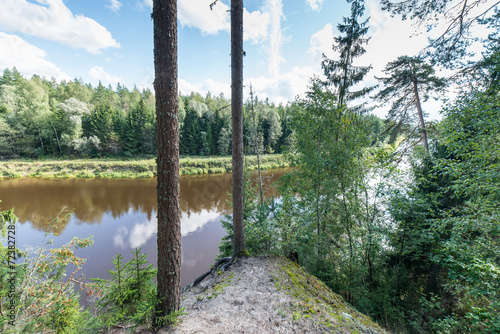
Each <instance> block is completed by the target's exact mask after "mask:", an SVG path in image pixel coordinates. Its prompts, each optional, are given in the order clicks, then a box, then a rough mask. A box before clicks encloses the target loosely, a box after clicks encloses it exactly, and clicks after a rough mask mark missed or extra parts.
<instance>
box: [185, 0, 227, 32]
mask: <svg viewBox="0 0 500 334" xmlns="http://www.w3.org/2000/svg"><path fill="white" fill-rule="evenodd" d="M209 5H210V1H207V0H179V1H178V2H177V6H178V8H177V10H178V14H177V15H178V19H179V22H180V24H181V25H183V26H187V27H194V28H197V29H200V30H201V32H202V33H204V34H216V33H218V32H219V31H229V29H230V22H229V6H228V5H226V4H225V3H223V2H221V1H219V2H217V4H216V5H215V6H213V7H212V10H211V9H210V6H209Z"/></svg>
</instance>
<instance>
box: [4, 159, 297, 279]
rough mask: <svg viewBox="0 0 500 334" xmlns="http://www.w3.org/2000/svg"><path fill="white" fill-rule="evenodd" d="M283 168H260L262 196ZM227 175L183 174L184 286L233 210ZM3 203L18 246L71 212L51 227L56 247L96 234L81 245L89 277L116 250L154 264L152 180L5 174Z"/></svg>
mask: <svg viewBox="0 0 500 334" xmlns="http://www.w3.org/2000/svg"><path fill="white" fill-rule="evenodd" d="M287 170H288V169H286V168H280V169H274V170H269V171H265V172H264V176H265V181H266V182H265V183H266V185H267V187H266V188H267V189H266V197H277V196H278V193H277V191H276V189H275V188H273V187H272V186H271V184H272V183H273V182H274V181H276V180H277V179H278V178H279V177H280V176H281V175H283V174H284V173H285V172H286V171H287ZM231 182H232V181H231V174H230V173H226V174H216V175H210V174H209V175H196V176H181V178H180V183H181V196H180V207H181V233H182V238H181V242H182V285H185V284H188V283H189V282H191V281H193V280H194V279H195V278H196V277H197V276H199V275H200V274H201V273H203V272H204V271H206V270H208V268H209V266H210V265H211V264H212V263H213V262H214V259H215V257H216V256H217V253H218V246H219V243H220V241H221V239H222V237H223V236H224V235H225V231H224V229H223V228H222V226H221V223H220V218H222V217H223V215H224V214H227V213H230V212H229V211H230V207H229V206H228V205H227V204H226V200H227V198H228V196H227V193H228V192H230V191H231ZM0 200H2V202H1V203H0V208H1V209H3V210H5V209H10V208H14V212H15V214H16V215H17V216H18V218H19V220H20V224H19V225H18V226H17V230H16V243H17V245H18V247H20V248H21V249H23V248H24V246H25V245H26V246H39V245H40V244H41V242H42V240H43V238H44V235H45V229H46V224H47V222H49V221H50V220H52V219H53V218H54V217H56V216H57V215H58V213H59V212H61V210H63V212H69V211H72V212H74V215H73V216H72V217H71V219H70V220H69V222H68V223H66V224H65V225H61V226H59V227H57V228H56V229H54V230H51V232H54V233H56V234H57V235H56V236H54V235H50V239H53V240H54V247H57V246H61V245H63V244H65V243H67V242H69V241H70V240H71V239H72V238H73V237H74V236H77V237H88V236H89V235H93V238H94V245H93V246H92V247H90V248H88V249H83V250H79V251H78V252H77V255H79V256H82V257H85V258H86V259H87V262H86V264H85V265H84V266H83V273H84V274H85V276H86V277H87V278H90V277H100V278H109V275H108V273H107V271H108V270H109V269H112V259H113V257H116V255H117V253H121V254H122V255H124V257H125V260H127V261H128V260H129V259H130V258H131V251H132V250H133V249H135V248H136V247H137V248H142V251H143V252H146V253H147V254H148V259H149V262H150V263H152V264H154V265H155V266H156V210H157V204H156V179H118V180H117V179H90V180H85V179H3V180H0Z"/></svg>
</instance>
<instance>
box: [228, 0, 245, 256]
mask: <svg viewBox="0 0 500 334" xmlns="http://www.w3.org/2000/svg"><path fill="white" fill-rule="evenodd" d="M231 113H232V125H233V233H234V237H233V256H235V255H238V254H240V253H241V251H243V250H244V249H245V235H244V233H245V232H244V222H243V0H231Z"/></svg>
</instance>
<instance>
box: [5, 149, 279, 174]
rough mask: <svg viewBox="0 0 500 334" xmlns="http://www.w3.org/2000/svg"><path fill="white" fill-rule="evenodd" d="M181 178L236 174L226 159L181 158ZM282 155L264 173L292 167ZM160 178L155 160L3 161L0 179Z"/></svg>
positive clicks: (250, 164)
mask: <svg viewBox="0 0 500 334" xmlns="http://www.w3.org/2000/svg"><path fill="white" fill-rule="evenodd" d="M179 166H180V174H181V175H194V174H217V173H226V172H230V171H231V170H232V160H231V157H230V156H226V157H181V159H180V161H179ZM245 166H246V167H247V168H248V169H251V170H252V169H256V168H257V157H256V156H246V157H245ZM288 166H289V164H288V162H287V161H286V159H285V158H284V156H282V155H281V154H269V155H264V156H262V157H261V169H270V168H278V167H288ZM154 176H156V160H155V159H140V160H139V159H138V160H119V159H78V160H55V159H51V160H8V161H0V177H7V178H14V177H28V178H150V177H154Z"/></svg>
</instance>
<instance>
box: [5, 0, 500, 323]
mask: <svg viewBox="0 0 500 334" xmlns="http://www.w3.org/2000/svg"><path fill="white" fill-rule="evenodd" d="M348 2H349V3H350V4H351V12H350V15H348V16H345V17H344V19H343V21H342V22H341V23H340V24H339V25H338V27H337V28H338V33H339V35H338V36H336V37H335V40H334V46H335V47H334V50H335V51H337V53H338V55H339V57H338V58H337V59H329V58H327V57H326V56H323V60H322V63H321V66H322V69H323V71H324V73H323V74H324V75H323V76H321V77H319V76H318V77H313V78H311V80H310V86H309V91H308V92H307V93H306V94H305V95H304V96H302V97H298V98H297V99H296V100H294V101H293V102H291V103H289V104H288V105H286V106H283V105H279V106H276V105H274V104H272V103H270V102H269V101H259V100H258V99H257V98H255V99H254V98H253V97H252V98H251V99H249V100H248V101H246V103H245V107H244V141H245V142H244V147H245V152H246V153H255V152H266V153H274V152H276V153H285V154H286V156H287V157H288V159H289V160H290V162H291V164H292V166H294V168H293V169H292V171H291V172H290V173H288V174H287V175H285V176H284V177H283V178H282V179H281V180H280V182H279V184H278V187H279V191H280V194H281V198H280V199H279V200H266V199H265V198H264V197H263V196H262V190H261V189H259V184H258V183H252V182H250V178H249V177H246V178H245V185H244V191H245V195H244V198H245V201H244V222H245V224H244V235H245V242H246V249H247V250H248V252H249V253H250V254H251V255H254V256H257V255H281V256H290V255H293V257H294V258H295V259H297V260H298V262H299V263H300V265H302V266H303V267H304V268H305V269H306V270H307V271H308V272H310V273H312V274H313V275H315V276H316V277H318V278H320V279H321V280H322V281H323V282H325V284H326V285H327V286H328V287H330V288H331V289H332V290H333V291H334V292H336V293H338V294H339V295H341V296H342V297H343V298H344V299H345V300H346V301H347V302H349V303H350V304H352V305H353V306H355V307H356V308H357V309H358V310H359V311H360V312H362V313H364V314H367V315H369V316H371V317H372V318H373V319H375V320H376V321H377V322H378V323H379V324H381V325H382V326H384V327H385V328H387V329H388V330H390V331H393V332H397V333H500V207H499V203H500V155H499V153H500V126H499V124H500V33H499V32H500V11H499V10H498V9H492V8H493V7H492V8H490V10H489V11H487V13H488V15H486V13H485V14H484V15H481V16H478V17H475V18H473V21H474V22H475V23H477V24H480V25H483V26H484V27H485V28H488V29H489V31H490V33H489V35H488V37H486V38H484V39H478V38H476V39H474V38H472V37H470V36H469V38H467V36H468V35H467V28H468V27H470V25H471V21H468V19H470V17H467V13H468V10H467V9H470V6H474V4H476V3H477V2H474V4H471V3H469V4H468V3H467V1H463V2H461V4H463V6H464V7H463V8H464V10H462V11H458V14H457V16H456V19H455V20H453V21H452V23H451V25H450V26H449V29H448V30H447V31H446V32H445V33H444V35H442V36H441V37H439V38H437V39H435V40H431V41H430V45H429V47H428V48H427V49H426V50H425V51H423V52H422V53H421V54H419V55H414V56H409V55H401V56H400V57H398V58H397V59H394V60H393V61H390V62H389V63H387V66H386V68H385V71H384V73H385V75H384V77H381V78H377V79H378V81H379V85H378V87H367V86H363V85H360V84H361V83H363V80H364V79H365V77H366V75H367V74H368V73H369V71H370V69H371V68H370V67H369V66H366V67H364V66H360V65H358V64H357V63H356V58H358V57H360V56H361V55H362V54H363V53H364V52H365V46H366V45H367V43H369V36H368V31H369V30H368V29H369V20H365V21H361V18H362V17H363V15H364V11H365V6H364V1H361V0H351V1H348ZM382 3H383V4H385V5H386V6H387V8H385V9H386V10H388V11H390V12H391V13H393V14H394V15H402V16H408V15H410V16H413V17H416V18H421V19H422V20H423V19H425V17H426V15H431V14H429V13H433V12H435V11H437V12H440V11H441V12H443V11H444V9H443V8H444V7H445V5H446V4H447V1H444V0H443V1H423V2H419V1H407V2H405V3H407V5H401V3H399V5H397V4H394V3H393V2H391V1H386V0H383V1H382ZM422 3H423V4H422ZM433 4H434V5H433ZM440 5H442V6H443V8H441V7H439V6H440ZM433 6H434V7H433ZM467 6H469V7H467ZM473 40H474V42H480V43H481V44H482V45H483V51H482V53H481V56H480V57H477V58H466V56H467V55H469V54H470V52H471V51H470V49H469V46H470V45H471V43H472V42H473ZM442 68H446V69H448V70H451V71H452V72H453V74H452V75H449V76H446V77H444V76H440V75H439V74H438V73H440V72H439V71H438V69H442ZM360 87H361V88H360ZM451 91H453V92H456V94H455V95H452V96H453V97H452V98H450V95H449V93H450V92H451ZM0 93H1V95H0V155H2V157H3V158H18V157H30V158H34V157H96V156H103V155H111V156H134V155H144V154H149V155H155V152H156V146H155V145H156V144H155V143H156V139H155V135H156V127H157V125H156V121H155V114H154V112H153V110H154V104H155V101H154V95H153V94H152V92H150V91H142V92H139V91H138V90H137V89H133V90H132V91H129V90H128V89H127V88H125V87H121V86H119V87H117V88H116V89H115V90H113V89H112V88H111V87H108V88H106V87H104V86H102V85H101V84H100V85H99V86H98V87H95V88H94V87H92V86H90V85H88V84H85V83H83V82H81V81H79V80H75V81H72V82H61V83H57V82H55V81H53V80H46V79H44V78H40V77H37V76H34V77H32V78H31V79H25V78H23V77H22V76H21V75H20V74H19V73H18V72H17V71H16V69H6V70H5V71H4V74H3V77H2V79H1V80H0ZM431 96H432V97H435V98H439V99H442V100H446V103H444V105H443V107H442V110H441V111H440V116H441V119H440V120H439V121H435V122H432V123H429V122H426V120H425V118H426V112H425V109H424V105H425V104H424V102H425V101H427V100H428V99H429V98H431ZM366 99H370V100H372V101H375V102H377V103H378V104H379V105H384V106H386V107H388V109H389V111H388V114H387V118H386V119H384V120H382V119H379V118H377V117H375V116H373V115H372V114H371V113H370V111H371V110H369V108H368V107H367V104H366ZM363 101H365V103H363ZM229 105H230V102H229V100H228V99H226V98H224V97H223V96H213V95H211V94H207V96H206V97H204V98H203V97H202V96H201V95H199V94H196V93H192V94H191V95H182V94H181V95H180V96H179V123H180V127H179V132H180V153H181V154H184V155H228V154H229V153H230V150H231V141H230V138H231V131H232V130H231V120H230V119H231V113H230V111H231V110H230V107H229ZM247 176H248V175H247ZM223 225H224V226H225V227H226V229H227V232H228V233H227V237H226V238H225V239H224V240H223V242H222V243H221V246H220V252H221V256H231V253H232V251H233V250H232V248H233V237H234V234H233V221H232V217H231V216H226V218H225V220H224V222H223ZM4 234H5V233H4ZM84 241H85V240H84ZM84 243H85V244H87V243H88V242H87V241H85V242H84ZM117 258H118V257H117ZM119 261H120V260H119V259H118V260H115V262H117V263H115V265H116V266H117V268H120V265H122V264H120V262H119ZM138 263H141V265H143V264H144V263H146V262H145V260H143V258H141V257H140V255H139V253H138V252H137V253H136V256H135V264H136V265H137V264H138ZM137 267H139V265H137ZM61 270H62V269H61ZM144 270H146V269H144ZM137 272H138V273H139V270H137ZM145 275H146V276H147V277H148V278H151V279H152V277H153V276H154V272H153V269H152V268H150V267H147V272H146V274H145ZM131 277H133V276H131ZM135 277H139V274H137V276H135ZM131 281H132V280H131ZM134 282H135V281H134ZM150 283H151V282H150ZM53 284H57V283H53ZM103 284H104V283H103ZM113 284H115V285H113ZM113 284H112V283H110V284H109V285H107V288H105V289H104V291H108V292H109V294H108V295H105V297H104V298H103V300H105V302H106V303H107V304H106V306H107V307H109V308H108V310H109V309H111V310H114V311H115V312H118V314H119V316H116V315H113V316H111V315H109V314H107V316H108V318H106V319H107V320H106V321H108V323H106V324H108V325H109V323H112V322H113V321H123V319H128V320H130V321H150V320H151V316H150V314H151V312H154V311H151V309H153V308H154V302H155V301H154V300H153V301H151V300H146V299H144V300H139V301H138V300H135V299H134V298H140V297H138V296H137V294H134V293H130V291H133V290H132V289H133V288H130V289H129V290H128V292H129V295H127V296H128V298H129V299H128V301H129V303H130V304H126V305H125V304H124V299H123V298H121V297H120V296H118V297H117V295H116V294H117V291H118V290H117V288H116V282H115V283H113ZM151 284H152V283H151ZM103 286H104V285H103ZM142 288H143V287H142ZM106 289H108V290H106ZM113 289H114V290H113ZM147 289H151V290H148V293H150V295H151V296H153V297H152V299H154V296H155V295H156V294H155V292H154V291H153V290H154V289H156V287H152V286H149V285H148V287H147ZM151 291H153V292H151ZM120 293H121V292H120ZM64 296H65V295H64V294H62V295H61V293H59V295H58V297H57V298H61V299H62V298H63V297H64ZM120 298H121V299H120ZM54 300H56V299H54ZM116 301H119V303H120V304H118V302H116ZM65 302H66V301H65ZM70 302H71V299H70ZM32 303H33V304H36V298H35V297H33V298H32ZM113 303H115V304H113ZM134 303H135V304H134ZM148 303H150V304H148ZM56 304H57V303H55V304H54V305H56ZM109 305H112V306H109ZM113 305H114V306H113ZM136 305H141V307H144V308H142V309H141V310H143V313H141V315H143V316H144V317H143V318H140V319H139V318H138V315H137V314H138V313H137V308H136ZM144 305H146V306H144ZM151 305H153V306H151ZM148 307H149V308H148ZM73 309H74V310H76V309H77V307H75V306H74V305H73ZM74 312H75V315H74V316H73V318H71V319H68V318H65V321H66V322H67V323H68V325H67V326H68V328H69V327H70V326H74V327H76V325H75V324H77V323H78V324H79V325H78V326H79V327H80V328H90V327H91V325H90V323H91V320H89V319H90V318H85V316H82V315H81V314H78V311H74ZM120 312H121V313H120ZM127 312H128V313H127ZM134 312H135V313H134ZM141 312H142V311H141ZM148 312H149V313H148ZM148 314H149V315H148ZM113 317H114V318H113ZM82 319H84V320H82ZM110 319H111V320H110ZM117 319H118V320H117ZM138 319H139V320H138ZM144 319H146V320H144ZM92 321H97V320H95V319H94V320H92ZM94 325H95V323H94ZM101 325H102V324H101ZM44 326H50V321H49V320H47V323H46V324H44Z"/></svg>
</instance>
